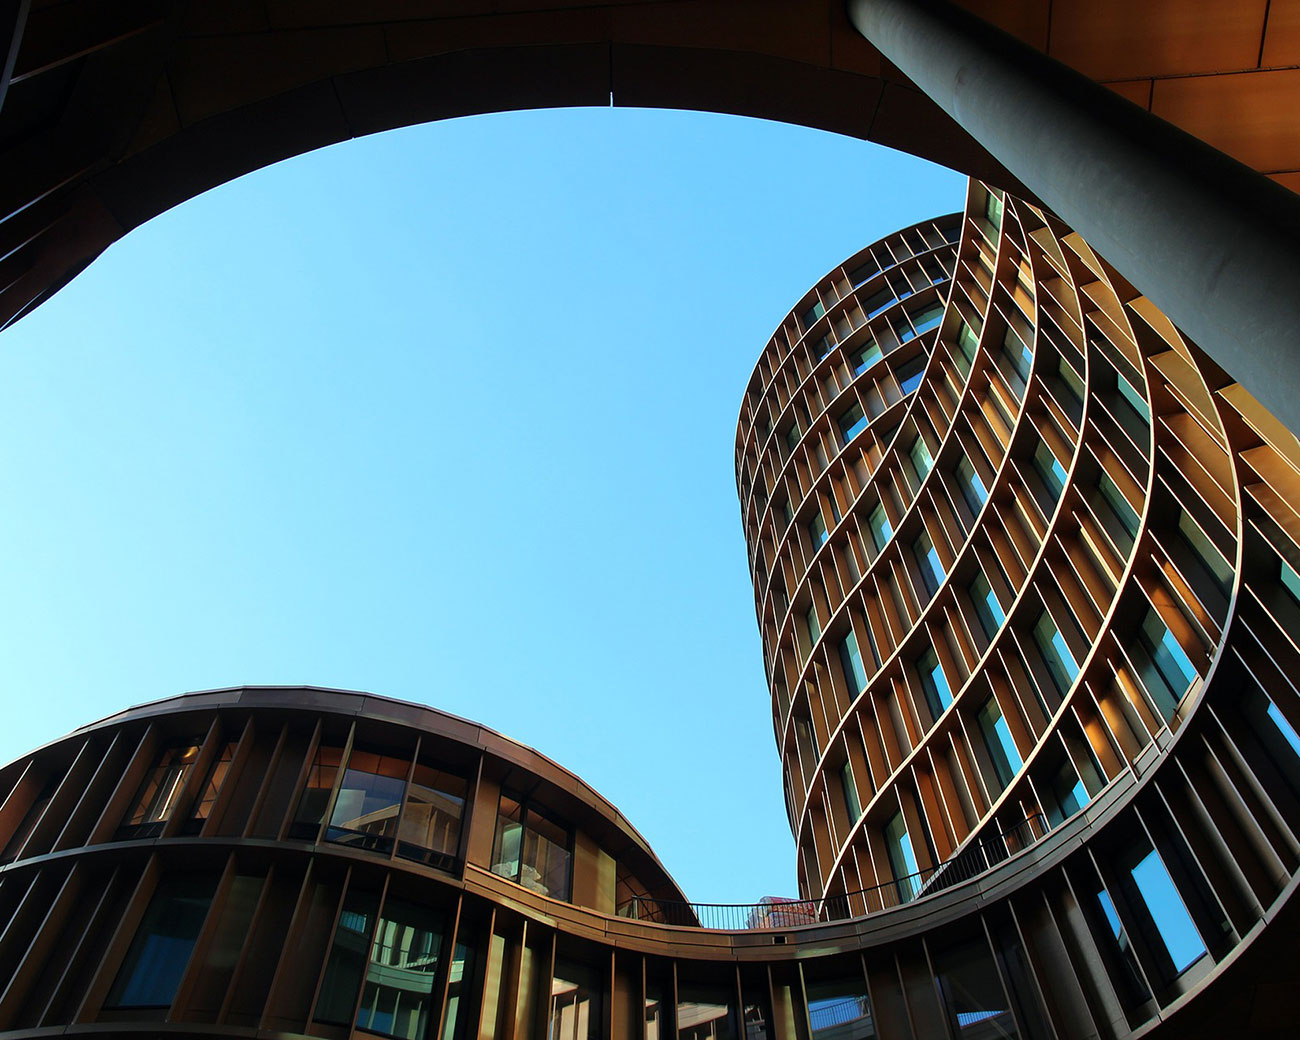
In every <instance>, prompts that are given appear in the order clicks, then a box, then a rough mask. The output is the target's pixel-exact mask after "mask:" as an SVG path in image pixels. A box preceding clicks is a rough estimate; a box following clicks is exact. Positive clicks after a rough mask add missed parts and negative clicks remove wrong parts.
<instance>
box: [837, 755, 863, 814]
mask: <svg viewBox="0 0 1300 1040" xmlns="http://www.w3.org/2000/svg"><path fill="white" fill-rule="evenodd" d="M840 783H841V784H842V785H843V786H844V810H845V812H847V813H848V814H849V824H850V826H852V825H853V824H855V823H857V822H858V817H859V816H861V815H862V802H861V801H860V800H859V799H858V785H857V784H856V783H855V782H854V780H853V767H852V766H851V765H850V764H849V760H848V759H847V758H846V759H845V760H844V765H842V766H840Z"/></svg>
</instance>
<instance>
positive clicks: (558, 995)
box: [547, 960, 605, 1040]
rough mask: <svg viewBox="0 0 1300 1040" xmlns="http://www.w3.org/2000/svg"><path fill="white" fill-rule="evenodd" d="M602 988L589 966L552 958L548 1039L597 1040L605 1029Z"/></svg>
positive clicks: (598, 977)
mask: <svg viewBox="0 0 1300 1040" xmlns="http://www.w3.org/2000/svg"><path fill="white" fill-rule="evenodd" d="M603 990H604V987H602V986H601V982H600V976H599V975H598V974H597V973H596V972H595V971H594V970H593V969H592V968H590V967H589V966H587V965H585V964H578V963H576V962H574V961H567V960H556V962H555V975H554V977H553V978H552V980H551V1018H550V1029H549V1031H548V1032H547V1038H548V1040H600V1037H602V1036H603V1035H604V1032H605V1031H604V1028H603V1022H604V1016H603V1012H602V1006H603V1003H604V1001H603V997H604V991H603Z"/></svg>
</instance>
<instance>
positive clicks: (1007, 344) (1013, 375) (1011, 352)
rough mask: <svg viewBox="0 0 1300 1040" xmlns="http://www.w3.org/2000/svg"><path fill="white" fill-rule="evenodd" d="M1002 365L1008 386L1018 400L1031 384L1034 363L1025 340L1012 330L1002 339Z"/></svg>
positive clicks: (1001, 368) (1000, 366)
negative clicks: (1030, 376) (1030, 373)
mask: <svg viewBox="0 0 1300 1040" xmlns="http://www.w3.org/2000/svg"><path fill="white" fill-rule="evenodd" d="M1001 355H1002V363H1001V364H1000V365H999V366H998V367H999V368H1000V370H1001V372H1002V375H1003V377H1004V378H1005V379H1006V382H1007V385H1008V386H1009V387H1010V388H1011V392H1012V393H1013V394H1015V395H1016V397H1017V398H1021V397H1023V396H1024V394H1025V386H1026V384H1028V382H1029V371H1030V365H1031V364H1032V362H1033V354H1032V353H1030V350H1029V347H1028V346H1026V345H1025V342H1024V340H1022V339H1021V338H1020V337H1019V336H1017V335H1016V333H1015V332H1014V331H1012V330H1011V329H1007V332H1006V335H1005V336H1003V337H1002V350H1001Z"/></svg>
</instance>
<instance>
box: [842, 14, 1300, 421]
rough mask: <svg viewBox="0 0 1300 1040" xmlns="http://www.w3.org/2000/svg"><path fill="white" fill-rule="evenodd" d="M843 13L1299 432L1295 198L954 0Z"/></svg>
mask: <svg viewBox="0 0 1300 1040" xmlns="http://www.w3.org/2000/svg"><path fill="white" fill-rule="evenodd" d="M848 10H849V17H850V18H851V19H852V20H853V24H854V25H855V26H856V27H857V29H858V31H859V32H861V33H862V35H863V36H865V37H866V38H867V39H868V40H870V41H871V43H873V44H874V45H875V46H876V47H877V48H878V49H879V50H880V52H881V53H882V54H884V55H885V57H887V58H888V59H889V60H890V61H892V62H893V63H894V64H895V65H897V66H898V67H899V68H900V69H901V70H902V71H903V72H904V73H905V74H906V75H907V76H908V77H909V78H910V79H911V80H912V81H913V82H914V83H915V84H916V85H917V86H918V87H920V88H921V89H922V90H923V91H925V93H926V94H928V95H929V96H930V97H931V98H932V99H933V100H934V101H935V102H936V103H937V104H938V105H939V107H940V108H942V109H944V111H946V112H947V113H948V114H949V115H951V116H952V117H953V118H954V119H955V120H956V121H957V122H958V123H960V124H961V125H962V126H963V127H964V128H965V129H966V130H967V131H968V132H969V133H970V134H971V135H972V136H973V137H974V138H975V139H976V140H977V141H979V143H980V144H982V145H983V146H984V147H985V148H987V149H988V150H989V151H990V152H991V153H992V154H993V156H994V157H995V158H997V159H998V160H999V161H1001V162H1002V164H1003V165H1004V166H1006V168H1007V169H1008V170H1010V171H1011V172H1012V173H1013V174H1014V175H1015V176H1017V177H1018V178H1020V180H1021V181H1022V182H1023V183H1024V184H1025V186H1026V187H1028V188H1029V190H1030V191H1032V192H1034V193H1035V194H1036V195H1037V196H1038V198H1039V199H1041V200H1042V202H1043V203H1045V204H1046V205H1047V206H1048V207H1050V208H1051V209H1052V210H1053V211H1054V212H1055V213H1056V214H1057V215H1058V216H1060V217H1061V219H1062V220H1064V221H1065V222H1066V223H1068V224H1069V225H1071V226H1072V227H1073V228H1074V229H1075V230H1077V231H1078V232H1079V233H1080V234H1081V235H1083V237H1084V238H1085V239H1087V241H1088V243H1089V244H1090V245H1091V246H1093V248H1095V249H1096V250H1097V251H1098V252H1099V253H1100V254H1101V255H1102V256H1104V257H1105V258H1106V259H1107V260H1108V261H1109V262H1110V263H1111V264H1113V265H1114V266H1115V267H1116V269H1117V270H1119V271H1120V272H1121V273H1122V274H1123V275H1124V277H1125V278H1127V279H1128V280H1129V281H1131V282H1132V283H1133V284H1134V285H1135V286H1137V288H1138V289H1139V290H1140V291H1141V292H1143V293H1145V294H1146V295H1147V296H1149V297H1150V298H1151V299H1152V301H1154V302H1155V304H1156V305H1157V306H1158V307H1160V308H1161V309H1162V310H1164V311H1165V313H1166V314H1168V315H1169V317H1170V318H1171V319H1172V320H1173V322H1174V323H1175V324H1176V325H1177V326H1178V327H1179V328H1180V329H1182V330H1183V331H1184V332H1186V333H1187V335H1188V336H1190V337H1191V338H1192V339H1193V340H1195V341H1196V342H1197V344H1199V345H1200V346H1201V347H1203V348H1204V349H1205V350H1206V352H1207V353H1209V354H1210V356H1211V357H1213V358H1214V359H1215V361H1217V362H1218V363H1219V364H1220V365H1222V366H1223V367H1224V368H1225V369H1227V371H1228V372H1230V373H1231V374H1232V376H1233V377H1234V378H1236V379H1238V380H1240V381H1241V383H1242V384H1243V385H1244V386H1245V387H1246V388H1247V389H1248V390H1249V391H1250V392H1251V393H1252V394H1254V395H1255V396H1256V397H1257V398H1258V399H1259V400H1260V402H1261V403H1262V404H1263V405H1264V406H1265V407H1267V408H1269V409H1270V410H1271V411H1272V412H1273V413H1274V415H1276V416H1277V417H1278V418H1279V419H1280V420H1281V421H1282V422H1284V423H1286V425H1287V426H1288V427H1290V428H1291V429H1292V430H1293V431H1300V196H1297V195H1296V194H1295V193H1293V192H1291V191H1288V190H1287V189H1286V188H1283V187H1281V186H1280V185H1278V184H1275V183H1274V182H1273V181H1271V180H1269V179H1268V178H1267V177H1264V176H1263V175H1261V174H1259V173H1256V172H1255V171H1254V170H1252V169H1250V168H1249V167H1247V166H1244V165H1243V164H1241V163H1239V162H1237V161H1236V160H1235V159H1231V158H1229V157H1228V156H1226V155H1224V154H1223V153H1222V152H1220V151H1218V150H1217V149H1214V148H1212V147H1210V146H1209V145H1207V144H1206V143H1205V142H1203V141H1201V140H1198V139H1197V138H1195V137H1192V136H1191V135H1190V134H1187V133H1184V132H1183V131H1181V130H1179V129H1178V128H1176V127H1174V126H1172V125H1170V124H1169V123H1166V122H1165V121H1164V120H1162V119H1160V118H1158V117H1156V116H1153V115H1151V114H1150V113H1149V112H1146V111H1145V110H1143V109H1141V108H1138V107H1137V106H1136V105H1134V104H1132V103H1131V102H1129V101H1127V100H1125V99H1124V98H1121V97H1119V96H1118V95H1116V94H1114V93H1113V92H1111V91H1110V90H1107V89H1106V88H1105V87H1102V86H1100V85H1099V84H1097V83H1094V82H1093V81H1092V80H1090V79H1088V78H1087V77H1085V76H1082V75H1080V74H1079V73H1077V72H1075V71H1073V70H1072V69H1070V68H1068V67H1066V66H1065V65H1062V64H1061V63H1060V62H1058V61H1055V60H1054V59H1052V58H1049V57H1047V56H1046V55H1044V54H1042V53H1041V52H1040V51H1037V50H1035V49H1034V48H1032V47H1029V46H1027V45H1026V44H1023V43H1021V42H1020V41H1019V40H1017V39H1015V38H1014V37H1012V36H1010V35H1008V34H1006V33H1004V32H1002V31H1001V30H1000V29H997V28H995V27H993V26H991V25H989V24H988V23H986V22H984V21H982V20H980V19H978V18H976V17H975V16H973V15H971V14H969V13H968V12H966V11H964V10H961V9H960V8H957V7H955V6H953V5H952V4H950V3H948V2H947V0H848ZM1297 103H1300V99H1297Z"/></svg>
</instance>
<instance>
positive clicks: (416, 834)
mask: <svg viewBox="0 0 1300 1040" xmlns="http://www.w3.org/2000/svg"><path fill="white" fill-rule="evenodd" d="M465 792H466V784H465V781H464V780H463V779H461V778H460V777H458V776H454V775H453V774H451V773H444V772H442V771H440V770H437V769H433V768H432V767H430V766H426V765H417V766H416V767H415V776H414V777H413V778H412V781H411V785H410V789H409V790H408V791H407V792H406V807H405V808H404V809H403V810H402V824H401V829H400V830H399V831H398V835H397V838H398V844H397V854H398V855H399V856H404V857H405V858H407V859H417V860H421V861H427V860H428V859H429V856H428V853H430V852H432V853H436V854H438V855H441V856H446V857H455V856H456V855H457V853H458V852H459V850H460V821H461V816H462V815H463V813H464V809H465Z"/></svg>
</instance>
